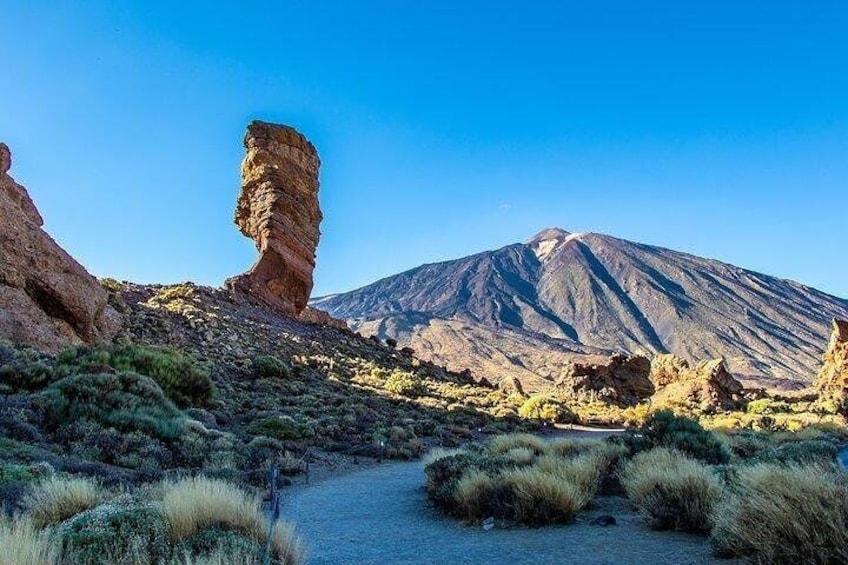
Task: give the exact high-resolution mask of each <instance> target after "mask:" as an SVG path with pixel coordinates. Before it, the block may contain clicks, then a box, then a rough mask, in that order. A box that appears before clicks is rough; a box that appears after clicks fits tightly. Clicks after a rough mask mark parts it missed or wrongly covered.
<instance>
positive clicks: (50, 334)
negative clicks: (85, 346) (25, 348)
mask: <svg viewBox="0 0 848 565" xmlns="http://www.w3.org/2000/svg"><path fill="white" fill-rule="evenodd" d="M11 166H12V156H11V152H10V151H9V148H8V147H7V146H6V145H5V144H2V143H0V224H2V226H3V229H2V232H0V338H3V339H7V340H10V341H12V342H14V343H20V344H26V345H31V346H34V347H38V348H40V349H44V350H48V351H56V350H58V349H60V348H62V347H66V346H69V345H78V344H81V343H94V342H96V341H100V340H104V339H108V338H111V337H112V336H113V335H114V334H115V333H116V332H117V331H118V329H119V328H120V324H121V319H120V315H119V314H118V313H117V312H116V311H115V310H114V309H113V308H112V307H110V306H109V305H108V304H107V293H106V291H105V290H104V289H103V288H102V287H101V286H100V284H99V283H98V282H97V280H96V279H95V278H94V277H93V276H91V275H90V274H89V273H88V272H87V271H86V270H85V269H84V268H83V266H82V265H80V264H79V263H77V262H76V261H75V260H74V259H73V257H71V256H70V255H68V253H66V252H65V250H64V249H62V248H61V247H59V245H58V244H57V243H56V242H55V241H53V239H52V238H51V237H50V236H49V235H48V234H47V233H46V232H45V231H44V230H43V229H42V225H43V224H44V221H43V220H42V218H41V215H40V214H39V213H38V210H37V209H36V207H35V205H34V204H33V202H32V200H31V199H30V197H29V194H28V193H27V191H26V189H25V188H24V187H23V186H21V185H19V184H18V183H16V182H15V180H14V179H13V178H12V177H11V176H9V174H8V172H9V169H10V168H11Z"/></svg>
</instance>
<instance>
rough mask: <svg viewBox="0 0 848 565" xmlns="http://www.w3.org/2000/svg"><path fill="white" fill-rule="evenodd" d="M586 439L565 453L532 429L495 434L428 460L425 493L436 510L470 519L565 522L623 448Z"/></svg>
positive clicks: (593, 491)
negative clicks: (476, 444) (474, 445)
mask: <svg viewBox="0 0 848 565" xmlns="http://www.w3.org/2000/svg"><path fill="white" fill-rule="evenodd" d="M586 443H587V445H586V446H585V447H577V446H572V447H573V449H571V450H569V451H568V452H567V453H563V452H562V451H558V450H557V449H554V448H553V447H552V446H551V444H548V443H547V442H545V441H544V440H542V439H541V438H538V437H536V436H533V435H530V434H509V435H504V436H496V437H494V438H492V439H491V440H490V441H489V442H488V443H487V444H485V445H483V446H481V447H477V448H474V449H471V448H469V449H468V450H466V451H464V452H460V453H457V454H453V455H451V454H440V457H438V458H435V459H434V460H433V461H432V462H431V463H429V464H428V465H427V467H426V468H425V473H426V476H427V480H426V489H427V494H428V497H429V498H430V500H431V501H432V502H433V504H434V505H435V506H436V507H438V508H439V509H440V510H442V511H443V512H445V513H446V514H448V515H451V516H456V517H459V518H462V519H464V520H467V521H469V522H477V521H479V520H482V519H485V518H488V517H495V518H500V519H503V520H505V521H507V522H511V523H521V524H526V525H530V526H539V525H542V524H552V523H562V522H569V521H571V520H572V519H573V518H574V516H575V515H576V514H577V513H578V512H579V511H580V510H581V509H583V508H584V507H585V506H586V505H587V504H588V503H589V502H590V501H591V500H592V498H593V497H594V496H595V494H596V493H597V491H598V490H599V488H600V486H601V484H602V482H603V480H604V479H605V478H606V477H608V476H609V474H610V472H611V469H612V468H613V466H614V465H615V464H617V462H618V460H619V459H620V458H621V457H622V456H623V455H624V454H625V453H626V449H625V448H623V447H621V446H618V445H613V444H610V443H606V442H586ZM558 447H561V446H558Z"/></svg>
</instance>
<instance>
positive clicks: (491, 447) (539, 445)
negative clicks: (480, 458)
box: [486, 434, 547, 455]
mask: <svg viewBox="0 0 848 565" xmlns="http://www.w3.org/2000/svg"><path fill="white" fill-rule="evenodd" d="M516 448H526V449H530V450H531V451H533V452H534V453H544V452H545V449H546V448H547V443H546V442H545V440H543V439H541V438H539V437H536V436H534V435H532V434H505V435H502V436H496V437H493V438H492V439H491V440H490V441H489V443H488V444H487V445H486V451H488V452H489V453H490V454H492V455H500V454H503V453H507V452H509V451H511V450H513V449H516Z"/></svg>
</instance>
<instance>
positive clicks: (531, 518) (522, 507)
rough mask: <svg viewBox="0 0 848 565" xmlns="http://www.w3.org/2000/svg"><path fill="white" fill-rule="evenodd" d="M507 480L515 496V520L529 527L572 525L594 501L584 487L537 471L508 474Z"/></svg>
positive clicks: (513, 496)
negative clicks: (579, 513)
mask: <svg viewBox="0 0 848 565" xmlns="http://www.w3.org/2000/svg"><path fill="white" fill-rule="evenodd" d="M503 480H504V483H505V484H506V485H507V487H508V488H509V489H510V491H511V492H512V498H513V500H512V506H513V518H514V519H515V520H517V521H519V522H522V523H525V524H529V525H539V524H552V523H560V522H570V521H571V520H573V519H574V516H576V515H577V513H578V512H579V511H580V510H582V509H583V508H584V507H585V506H586V505H587V504H588V503H589V501H591V500H592V494H591V493H589V492H587V491H586V490H585V489H583V488H581V487H580V486H578V485H576V484H573V483H570V482H567V481H564V480H563V479H562V478H560V477H557V476H556V475H551V474H548V473H544V472H542V471H540V470H539V469H536V468H525V469H515V470H512V471H508V472H507V473H505V474H504V475H503Z"/></svg>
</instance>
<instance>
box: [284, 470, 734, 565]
mask: <svg viewBox="0 0 848 565" xmlns="http://www.w3.org/2000/svg"><path fill="white" fill-rule="evenodd" d="M423 479H424V473H423V465H422V464H421V463H420V462H415V463H389V464H384V465H379V466H376V467H371V468H368V469H364V470H362V471H357V472H354V473H350V474H346V475H342V476H338V477H334V478H329V479H326V480H323V481H321V482H319V483H317V484H313V485H311V486H304V487H296V488H294V489H292V490H291V491H288V492H287V493H286V494H285V499H284V503H283V516H284V517H285V518H286V519H288V520H291V521H293V522H294V523H295V525H296V526H297V529H298V532H299V533H300V534H301V535H302V536H303V537H304V539H305V540H306V542H307V546H308V548H309V556H310V559H309V563H313V564H342V563H356V564H370V563H373V564H378V563H379V564H387V563H392V564H395V563H398V564H400V563H439V564H441V563H444V564H453V563H486V564H490V563H504V564H510V565H512V564H520V563H533V564H538V563H545V564H555V563H562V564H567V563H575V564H577V563H579V564H583V565H591V564H610V565H612V564H616V565H618V564H621V563H627V564H637V565H638V564H649V563H650V564H661V563H669V564H672V563H673V564H678V565H682V564H704V563H712V562H717V563H725V564H726V563H730V562H728V561H716V560H714V559H713V558H712V557H711V556H710V550H709V544H708V542H707V541H706V538H703V537H699V536H692V535H687V534H681V533H670V532H652V531H650V530H648V529H647V528H645V527H644V526H643V525H642V522H641V520H640V518H639V517H638V516H637V515H636V514H634V513H633V512H632V511H630V510H629V509H628V508H627V503H626V501H625V500H624V499H621V498H614V497H612V498H601V499H598V503H597V505H596V507H594V508H592V509H590V510H587V511H586V512H584V513H582V514H581V515H580V516H579V517H578V519H577V521H576V523H574V524H570V525H567V526H555V527H546V528H539V529H518V530H498V529H495V530H492V531H488V532H486V531H483V530H482V529H481V528H477V527H474V528H471V527H464V526H461V525H459V524H458V523H456V522H454V521H452V520H448V519H446V518H444V517H442V516H441V515H440V514H438V513H437V512H436V511H434V510H433V509H431V508H430V507H429V505H428V504H427V500H426V495H425V493H424V489H423V487H422V483H423ZM600 514H612V515H613V516H615V517H616V519H617V520H618V525H616V526H612V527H608V528H601V527H598V526H591V525H589V521H590V520H591V519H592V518H593V517H595V516H598V515H600Z"/></svg>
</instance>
